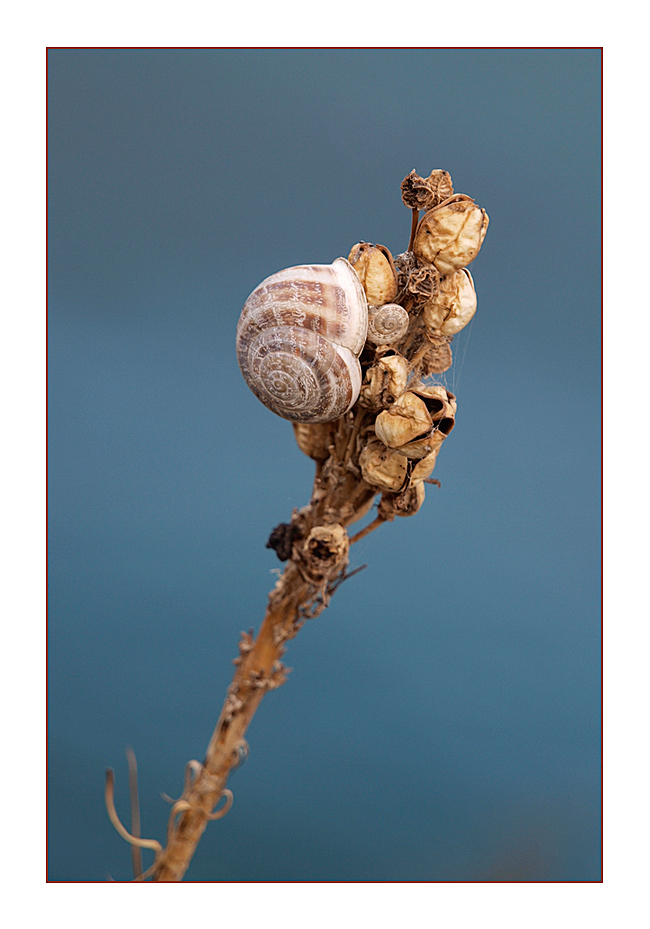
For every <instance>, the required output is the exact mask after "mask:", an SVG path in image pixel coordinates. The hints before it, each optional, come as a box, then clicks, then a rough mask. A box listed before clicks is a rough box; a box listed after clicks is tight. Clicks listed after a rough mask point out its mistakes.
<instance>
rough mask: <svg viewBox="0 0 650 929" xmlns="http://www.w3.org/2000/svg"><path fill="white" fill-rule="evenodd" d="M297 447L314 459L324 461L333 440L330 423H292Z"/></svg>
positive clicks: (328, 454) (327, 456)
mask: <svg viewBox="0 0 650 929" xmlns="http://www.w3.org/2000/svg"><path fill="white" fill-rule="evenodd" d="M293 432H294V435H295V437H296V442H297V443H298V448H299V449H300V451H301V452H304V454H305V455H308V456H309V457H310V458H313V459H314V461H325V459H327V458H329V456H330V446H331V444H332V441H333V429H332V424H331V423H293Z"/></svg>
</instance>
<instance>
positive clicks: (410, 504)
mask: <svg viewBox="0 0 650 929" xmlns="http://www.w3.org/2000/svg"><path fill="white" fill-rule="evenodd" d="M423 503H424V484H423V483H422V481H420V483H419V484H416V485H415V486H414V487H410V486H409V487H407V488H406V489H405V490H403V491H401V493H398V494H383V496H382V498H381V500H380V501H379V506H378V507H377V516H378V517H379V518H380V519H385V520H393V519H395V517H396V516H413V515H414V514H415V513H417V511H418V510H419V509H420V507H421V506H422V504H423Z"/></svg>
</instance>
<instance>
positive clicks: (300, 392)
mask: <svg viewBox="0 0 650 929" xmlns="http://www.w3.org/2000/svg"><path fill="white" fill-rule="evenodd" d="M367 331H368V302H367V300H366V295H365V292H364V290H363V287H362V286H361V284H360V282H359V278H358V276H357V275H356V274H355V272H354V271H353V269H352V267H351V265H350V264H349V262H348V261H346V259H345V258H337V259H336V261H334V262H333V263H332V264H331V265H301V266H299V267H295V268H287V269H286V270H285V271H280V272H278V273H277V274H273V275H271V276H270V277H267V278H266V280H264V281H262V283H261V284H260V285H259V286H258V287H256V288H255V290H254V291H253V293H252V294H251V295H250V297H249V298H248V300H247V301H246V304H245V306H244V309H243V311H242V315H241V317H240V320H239V324H238V326H237V360H238V361H239V366H240V368H241V371H242V374H243V375H244V378H245V380H246V382H247V384H248V386H249V387H250V388H251V390H252V391H253V393H254V394H255V395H256V396H257V397H258V399H259V400H261V401H262V403H264V404H265V406H267V407H268V408H269V409H270V410H272V411H273V412H274V413H277V415H278V416H282V417H283V418H284V419H289V420H292V421H293V422H300V423H326V422H332V421H333V420H335V419H338V418H339V417H340V416H342V415H343V414H344V413H346V412H347V411H348V410H349V409H350V408H351V407H352V406H353V405H354V403H355V402H356V400H357V397H358V396H359V390H360V389H361V366H360V364H359V360H358V356H359V355H360V354H361V351H362V349H363V346H364V344H365V341H366V333H367Z"/></svg>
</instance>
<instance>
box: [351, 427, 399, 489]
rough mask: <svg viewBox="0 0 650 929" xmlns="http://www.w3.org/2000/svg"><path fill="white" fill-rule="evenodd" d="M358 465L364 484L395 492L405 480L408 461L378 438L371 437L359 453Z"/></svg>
mask: <svg viewBox="0 0 650 929" xmlns="http://www.w3.org/2000/svg"><path fill="white" fill-rule="evenodd" d="M359 467H360V468H361V474H362V475H363V479H364V481H365V482H366V484H370V486H371V487H377V488H379V490H383V491H387V492H389V493H397V491H398V490H399V489H400V488H401V487H402V486H403V484H404V481H405V480H406V476H407V472H408V461H407V459H406V458H405V457H404V456H403V455H398V454H397V452H394V451H391V449H389V448H386V446H385V445H384V443H383V442H380V441H379V440H378V439H371V440H370V442H369V443H368V444H367V445H366V446H365V448H364V449H363V451H362V452H361V454H360V455H359Z"/></svg>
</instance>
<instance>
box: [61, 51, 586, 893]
mask: <svg viewBox="0 0 650 929" xmlns="http://www.w3.org/2000/svg"><path fill="white" fill-rule="evenodd" d="M412 168H416V170H417V171H418V172H419V173H420V174H428V173H429V171H430V170H431V169H432V168H445V169H446V170H448V171H449V172H450V173H451V175H452V178H453V181H454V186H455V189H456V190H457V191H460V192H463V193H468V194H470V196H472V197H474V198H475V199H476V200H477V202H478V203H479V204H480V205H481V206H483V207H485V208H486V210H487V211H488V213H489V216H490V220H491V223H490V228H489V230H488V234H487V237H486V240H485V244H484V246H483V249H482V251H481V254H480V255H479V257H478V258H477V259H476V261H475V262H474V263H473V264H472V266H471V270H472V274H473V276H474V280H475V284H476V288H477V292H478V297H479V309H478V312H477V315H476V317H475V319H474V321H473V323H472V325H471V327H468V330H465V331H464V333H463V334H462V335H461V336H460V337H457V339H456V342H455V343H454V344H455V363H454V366H453V368H452V370H451V371H450V372H449V375H448V384H449V386H450V387H451V388H452V389H453V390H454V391H455V392H456V393H457V395H458V417H457V421H456V422H457V425H456V428H455V429H454V432H453V433H452V435H451V436H450V437H449V439H448V440H447V442H446V443H445V446H444V448H443V450H442V452H441V454H440V457H439V460H438V464H437V466H436V471H435V474H434V476H435V477H437V478H438V479H439V480H440V481H441V482H442V487H441V488H440V489H438V488H436V487H433V486H432V487H429V488H428V489H427V499H426V502H425V505H424V506H423V508H422V509H421V510H420V512H419V513H418V514H417V515H416V516H414V517H411V518H409V519H398V520H396V521H395V522H394V523H392V524H388V525H386V526H384V527H382V529H381V530H379V531H378V532H376V533H374V534H373V535H371V536H369V537H368V538H367V539H365V540H363V541H362V542H361V543H359V544H358V545H357V546H355V548H354V549H353V554H352V565H351V566H352V568H354V567H356V566H358V565H360V564H362V563H366V562H367V563H368V565H369V566H368V568H367V569H366V570H365V571H363V572H361V573H360V574H359V575H357V576H355V577H354V578H353V579H351V580H350V581H349V582H347V583H346V584H344V585H343V587H342V588H341V589H340V591H339V592H338V593H337V594H336V596H335V598H334V600H333V602H332V605H331V607H330V609H328V610H327V611H325V613H323V614H322V616H321V617H320V618H319V619H317V620H315V621H313V622H310V623H308V624H307V625H306V626H305V628H304V629H303V630H302V631H301V633H300V634H299V636H298V637H297V638H296V639H295V640H294V641H293V642H292V643H290V647H289V649H288V652H287V655H286V659H285V660H286V662H287V664H288V665H289V666H291V667H293V668H294V670H293V672H292V673H291V675H290V676H289V681H288V683H287V684H286V685H285V686H284V687H282V688H281V689H280V690H278V691H274V692H272V693H271V694H270V695H269V696H268V697H267V698H266V699H265V700H264V702H263V703H262V705H261V707H260V710H259V711H258V714H257V716H256V717H255V719H254V720H253V723H252V725H251V727H250V729H249V733H248V741H249V743H250V746H251V752H250V757H249V760H248V761H247V762H246V764H245V765H243V766H242V767H241V768H240V769H238V770H237V771H236V772H235V773H234V774H233V775H232V779H231V781H230V787H231V788H232V789H233V791H234V794H235V803H234V806H233V809H232V811H231V812H230V813H229V814H228V816H227V817H225V818H224V819H223V820H221V821H219V822H218V823H214V824H212V825H210V826H209V828H208V830H207V832H206V834H205V835H204V837H203V839H202V841H201V844H200V846H199V849H198V851H197V853H196V855H195V858H194V860H193V863H192V866H191V868H190V870H189V871H188V874H187V878H186V879H188V880H190V879H194V880H217V881H257V880H267V881H310V880H327V881H345V880H348V881H464V880H470V881H475V880H482V881H500V880H516V881H533V880H534V881H557V880H564V881H596V880H599V879H600V664H599V658H600V432H599V425H600V51H599V50H598V49H577V50H575V49H574V50H565V49H546V50H544V49H541V50H534V49H533V50H508V49H506V50H501V49H481V50H475V49H464V50H462V49H461V50H435V49H434V50H382V49H380V50H365V49H359V50H320V49H314V50H299V49H298V50H294V49H272V50H237V49H232V50H231V49H229V50H208V49H206V50H203V49H188V50H154V49H151V50H150V49H116V50H112V49H105V50H103V49H88V50H84V49H80V50H77V49H55V50H50V52H49V275H50V280H49V298H50V303H49V340H50V341H49V365H50V367H49V376H50V401H49V403H50V405H49V427H50V434H49V464H50V485H49V486H50V509H49V515H50V523H49V552H50V568H49V583H50V614H49V816H50V823H49V856H50V862H49V878H50V880H55V881H60V880H87V881H90V880H100V881H101V880H105V879H106V877H107V875H108V874H109V873H110V874H111V875H112V876H113V877H114V878H116V879H117V880H128V879H129V877H130V855H129V849H128V846H127V844H126V843H125V842H124V841H123V840H122V839H120V838H119V836H117V834H116V833H115V832H114V831H113V829H112V826H111V825H110V824H109V822H108V819H107V817H106V814H105V811H104V807H103V778H104V769H105V767H107V766H113V767H115V768H116V772H117V802H118V809H119V810H120V813H121V815H122V818H123V820H124V821H125V822H127V823H128V820H129V814H128V791H127V775H126V762H125V757H124V747H125V745H126V744H130V745H132V746H133V748H134V749H135V751H136V754H137V757H138V764H139V772H140V791H141V806H142V819H143V833H144V834H145V835H146V836H147V837H156V838H159V839H163V837H164V830H165V826H166V820H167V814H168V809H169V808H168V806H167V804H166V803H165V802H164V800H163V799H161V797H160V794H161V792H166V793H167V794H170V795H173V796H178V795H179V794H180V792H181V790H182V774H183V768H184V765H185V762H186V761H187V760H188V759H190V758H193V757H195V758H198V759H199V760H200V759H201V758H202V757H203V755H204V752H205V747H206V745H207V742H208V739H209V737H210V734H211V732H212V728H213V726H214V724H215V722H216V719H217V717H218V714H219V711H220V708H221V704H222V702H223V698H224V694H225V690H226V687H227V685H228V683H229V681H230V678H231V675H232V671H233V666H232V664H231V659H232V658H233V657H234V656H235V654H236V651H237V640H238V637H239V632H240V630H242V629H248V628H250V627H255V628H257V627H258V626H259V623H260V621H261V619H262V616H263V613H264V608H265V603H266V597H267V594H268V591H269V589H270V588H271V587H272V585H273V583H274V580H275V575H274V573H273V572H274V570H275V569H276V568H277V567H279V562H278V561H277V559H276V558H275V555H274V553H273V552H271V551H270V550H268V549H266V548H265V542H266V540H267V538H268V534H269V532H270V530H271V529H272V528H273V526H275V525H276V524H277V523H278V522H280V521H286V520H287V519H289V517H290V514H291V510H292V508H293V507H295V506H301V505H304V504H305V503H306V502H307V501H308V499H309V495H310V489H311V480H312V462H310V461H309V459H307V458H306V457H305V456H303V455H302V454H301V453H300V451H299V450H298V448H297V446H296V445H295V443H294V440H293V435H292V430H291V426H290V425H289V424H288V423H286V422H284V421H282V420H281V419H279V418H277V417H275V416H274V415H273V414H271V413H269V412H268V411H266V410H265V408H264V407H263V406H262V405H261V404H260V403H259V402H258V401H257V400H256V399H255V398H254V396H253V395H252V394H251V393H250V391H249V390H248V388H247V387H246V385H245V383H244V381H243V380H242V378H241V375H240V374H239V370H238V367H237V363H236V359H235V355H234V333H235V327H236V324H237V319H238V316H239V312H240V310H241V307H242V305H243V303H244V301H245V299H246V297H247V295H248V294H249V292H250V291H251V290H252V289H253V288H254V287H255V286H256V285H257V284H258V283H259V281H261V280H262V279H263V278H264V277H266V276H267V275H268V274H271V273H273V272H274V271H277V270H279V269H280V268H284V267H289V266H291V265H294V264H301V263H307V262H329V261H332V260H333V259H334V258H336V257H337V256H338V255H347V253H348V251H349V249H350V248H351V246H352V245H353V244H354V243H355V242H357V241H359V240H367V241H371V242H381V243H383V244H385V245H387V246H388V247H389V248H390V249H391V250H392V251H393V253H394V254H397V253H399V252H401V251H403V250H405V248H406V246H407V244H408V235H409V228H410V213H409V211H408V210H406V208H405V207H404V206H403V205H402V203H401V198H400V191H399V185H400V182H401V180H402V178H403V177H404V176H405V175H406V174H407V173H408V172H409V171H410V170H411V169H412ZM145 857H146V855H145ZM145 863H146V862H145Z"/></svg>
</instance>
